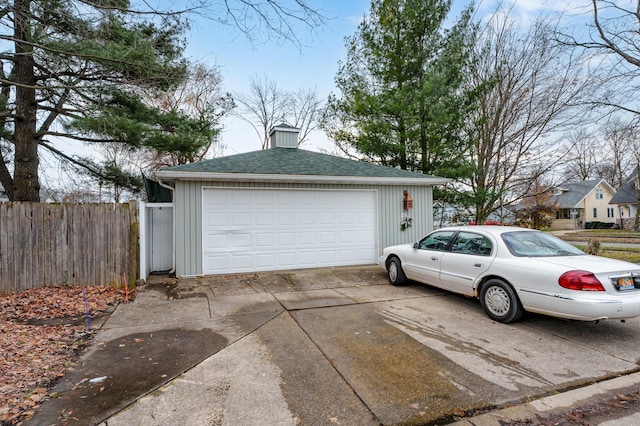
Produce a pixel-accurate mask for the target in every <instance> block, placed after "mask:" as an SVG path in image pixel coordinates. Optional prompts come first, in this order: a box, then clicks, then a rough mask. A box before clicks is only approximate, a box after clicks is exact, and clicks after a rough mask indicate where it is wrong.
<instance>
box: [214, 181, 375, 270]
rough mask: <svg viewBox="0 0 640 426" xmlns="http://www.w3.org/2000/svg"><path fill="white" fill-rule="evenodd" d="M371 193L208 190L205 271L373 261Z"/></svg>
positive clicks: (372, 202) (300, 266) (373, 218)
mask: <svg viewBox="0 0 640 426" xmlns="http://www.w3.org/2000/svg"><path fill="white" fill-rule="evenodd" d="M375 209H376V203H375V193H374V192H372V191H318V190H271V189H251V190H244V189H237V188H235V189H228V188H226V189H225V188H207V189H205V190H203V224H202V225H203V258H204V261H203V264H204V267H203V273H205V274H220V273H234V272H251V271H258V270H265V271H266V270H278V269H294V268H305V267H318V266H338V265H350V264H351V265H353V264H364V263H375V261H376V254H377V247H376V220H375V217H376V214H375Z"/></svg>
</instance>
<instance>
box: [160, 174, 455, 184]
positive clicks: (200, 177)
mask: <svg viewBox="0 0 640 426" xmlns="http://www.w3.org/2000/svg"><path fill="white" fill-rule="evenodd" d="M156 176H157V177H158V178H160V179H162V180H165V181H178V180H181V181H185V180H191V181H226V182H273V183H275V182H288V183H343V184H344V183H346V184H349V183H351V184H356V183H358V184H370V185H425V186H432V185H443V184H445V183H448V182H449V181H450V179H447V178H441V177H423V178H411V177H380V176H324V175H275V174H254V173H214V172H183V171H170V170H166V171H162V170H160V171H158V172H156Z"/></svg>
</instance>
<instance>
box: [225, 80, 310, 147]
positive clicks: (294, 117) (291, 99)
mask: <svg viewBox="0 0 640 426" xmlns="http://www.w3.org/2000/svg"><path fill="white" fill-rule="evenodd" d="M234 98H235V99H234V100H235V102H236V103H237V104H238V109H237V111H236V115H237V116H238V117H239V118H241V119H242V120H244V121H246V122H247V123H249V125H251V127H252V128H253V130H254V131H255V132H256V135H257V136H258V137H259V138H260V140H261V143H262V149H267V148H268V147H269V132H270V130H271V128H273V127H274V126H275V125H277V124H280V123H283V122H284V123H286V124H290V125H292V126H294V127H297V128H299V129H300V135H299V139H298V145H300V144H302V143H303V142H304V141H305V140H306V139H307V137H308V136H309V134H310V133H311V132H312V131H313V130H315V129H317V128H318V125H319V120H320V111H321V108H322V102H321V101H320V100H319V99H318V94H317V92H316V91H315V90H304V89H301V90H298V91H297V92H288V91H286V90H283V89H281V88H279V87H278V84H277V83H276V82H275V81H274V80H272V79H270V78H268V77H267V76H264V77H262V78H258V77H254V78H252V79H251V82H250V84H249V91H248V92H244V93H237V94H236V95H235V96H234Z"/></svg>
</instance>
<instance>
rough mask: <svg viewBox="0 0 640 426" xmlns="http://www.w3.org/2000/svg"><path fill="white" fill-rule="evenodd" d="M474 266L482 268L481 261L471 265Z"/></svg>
mask: <svg viewBox="0 0 640 426" xmlns="http://www.w3.org/2000/svg"><path fill="white" fill-rule="evenodd" d="M473 267H474V268H482V263H476V264H475V265H473Z"/></svg>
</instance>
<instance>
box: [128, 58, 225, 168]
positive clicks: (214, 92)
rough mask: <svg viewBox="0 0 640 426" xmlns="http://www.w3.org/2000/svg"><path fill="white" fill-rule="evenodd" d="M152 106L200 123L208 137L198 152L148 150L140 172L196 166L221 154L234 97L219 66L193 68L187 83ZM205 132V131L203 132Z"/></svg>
mask: <svg viewBox="0 0 640 426" xmlns="http://www.w3.org/2000/svg"><path fill="white" fill-rule="evenodd" d="M150 103H151V104H152V105H154V106H157V107H158V108H159V109H160V110H162V111H164V112H171V111H177V112H181V113H183V114H185V115H187V116H189V117H193V118H196V119H198V121H199V123H200V125H201V126H202V127H203V129H202V130H203V132H202V134H205V135H209V137H208V138H207V139H206V140H204V141H203V143H202V144H198V146H200V149H198V150H197V151H186V150H173V151H166V150H163V151H158V150H148V153H147V155H145V157H144V163H143V164H139V167H140V168H143V169H146V170H147V171H150V172H152V171H153V170H156V169H158V168H160V167H162V166H175V165H178V164H185V163H193V162H196V161H201V160H204V159H206V158H213V157H216V156H219V155H221V154H222V152H223V150H224V148H225V147H224V145H223V144H222V142H221V141H220V138H219V133H220V122H221V120H222V118H223V117H225V116H226V115H228V114H229V113H230V112H231V111H232V110H233V108H234V107H235V104H234V101H233V99H232V97H231V94H229V93H226V92H224V90H223V87H222V75H221V74H220V70H219V68H218V67H217V66H215V65H214V66H209V65H205V64H192V65H190V67H189V74H188V76H187V78H186V79H185V81H184V82H183V83H182V84H180V86H178V87H177V88H176V89H175V90H173V91H167V92H164V93H162V95H161V96H159V97H155V98H153V99H151V101H150ZM205 128H206V131H204V130H205Z"/></svg>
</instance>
